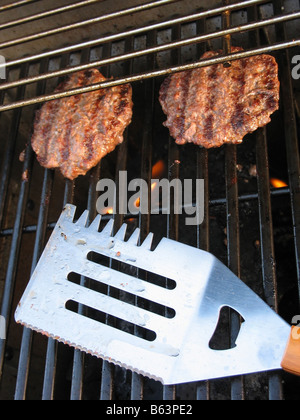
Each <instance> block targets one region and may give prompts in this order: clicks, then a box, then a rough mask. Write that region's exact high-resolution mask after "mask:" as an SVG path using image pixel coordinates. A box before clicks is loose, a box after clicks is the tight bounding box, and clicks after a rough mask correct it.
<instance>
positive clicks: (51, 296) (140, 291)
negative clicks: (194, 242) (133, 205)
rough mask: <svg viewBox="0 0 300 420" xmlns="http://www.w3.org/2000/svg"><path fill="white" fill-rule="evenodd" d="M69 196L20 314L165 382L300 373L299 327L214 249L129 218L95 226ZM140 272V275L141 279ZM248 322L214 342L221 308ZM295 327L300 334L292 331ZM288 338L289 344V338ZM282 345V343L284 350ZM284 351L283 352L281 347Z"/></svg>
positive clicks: (20, 317)
mask: <svg viewBox="0 0 300 420" xmlns="http://www.w3.org/2000/svg"><path fill="white" fill-rule="evenodd" d="M74 215H75V207H74V206H71V205H67V206H66V207H65V209H64V211H63V213H62V215H61V217H60V219H59V221H58V223H57V225H56V227H55V229H54V232H53V234H52V236H51V238H50V240H49V242H48V244H47V246H46V249H45V251H44V253H43V255H42V257H41V259H40V261H39V263H38V266H37V267H36V270H35V272H34V274H33V276H32V278H31V280H30V282H29V284H28V287H27V289H26V291H25V293H24V296H23V297H22V299H21V302H20V303H19V305H18V308H17V310H16V314H15V319H16V321H17V322H18V323H21V324H23V325H25V326H26V327H29V328H32V329H33V330H36V331H38V332H41V333H43V334H46V335H47V336H50V337H52V338H55V339H57V340H59V341H62V342H64V343H66V344H69V345H71V346H73V347H75V348H77V349H81V350H83V351H85V352H88V353H91V354H93V355H95V356H97V357H101V358H103V359H106V360H109V361H110V362H113V363H115V364H118V365H121V366H123V367H125V368H129V369H131V370H133V371H135V372H138V373H141V374H143V375H145V376H149V377H151V378H154V379H157V380H160V381H161V382H163V383H164V384H177V383H183V382H192V381H199V380H204V379H210V378H218V377H225V376H232V375H239V374H247V373H251V372H258V371H267V370H272V369H278V368H280V367H281V363H282V360H283V359H284V363H283V366H284V368H285V369H286V370H289V371H291V372H293V373H297V372H298V373H299V372H300V329H299V328H297V327H294V329H292V333H291V329H290V326H289V325H287V324H286V322H285V321H283V320H282V319H281V318H280V317H279V316H278V315H277V314H276V313H274V312H273V311H272V310H271V309H270V308H269V307H268V306H267V305H266V304H265V303H264V302H263V301H262V300H261V299H260V298H259V297H258V296H257V295H256V294H255V293H253V292H252V291H251V290H250V289H249V288H248V287H247V286H245V284H244V283H243V282H242V281H241V280H239V279H238V278H237V277H236V276H235V275H234V274H233V273H232V272H231V271H229V270H228V269H227V268H226V267H225V266H224V265H223V264H222V263H221V262H219V261H218V260H217V259H216V258H215V257H214V256H213V255H211V254H209V253H207V252H204V251H201V250H199V249H196V248H192V247H190V246H186V245H184V244H181V243H178V242H175V241H172V240H168V239H163V240H162V241H161V242H160V243H159V245H158V246H157V247H156V249H155V250H154V251H152V250H151V242H152V235H149V236H148V237H147V239H146V240H145V241H144V243H142V245H140V246H138V245H137V243H138V239H139V231H138V230H136V231H135V232H134V233H133V235H132V236H131V237H130V238H129V240H127V241H124V237H125V232H126V225H123V226H122V228H121V229H120V231H119V232H118V233H117V235H116V236H114V237H113V236H111V234H112V228H113V222H112V221H110V222H109V223H108V224H107V225H106V227H105V228H104V230H102V231H101V232H99V231H98V229H99V225H100V216H98V217H97V218H96V219H95V220H94V222H92V224H91V225H90V226H87V220H88V212H84V214H83V215H82V216H81V217H80V219H79V220H78V221H77V222H76V223H74V221H73V219H74ZM138 277H139V278H138ZM224 306H228V307H229V308H232V309H234V310H235V311H237V312H238V313H239V314H240V315H241V317H242V318H243V319H244V322H243V323H242V325H241V329H240V332H239V335H238V337H237V340H236V346H235V347H234V348H231V349H228V350H214V349H212V348H210V345H209V343H210V339H211V337H212V336H213V334H214V331H215V328H216V325H217V323H218V318H219V314H220V310H221V308H222V307H224ZM298 332H299V334H298ZM287 343H288V345H287ZM285 350H286V351H285ZM284 354H285V356H284Z"/></svg>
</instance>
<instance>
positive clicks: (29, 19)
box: [0, 0, 104, 30]
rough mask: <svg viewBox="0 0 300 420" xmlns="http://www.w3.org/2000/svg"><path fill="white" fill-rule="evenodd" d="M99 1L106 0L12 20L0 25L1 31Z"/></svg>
mask: <svg viewBox="0 0 300 420" xmlns="http://www.w3.org/2000/svg"><path fill="white" fill-rule="evenodd" d="M99 1H104V0H84V1H81V2H79V3H74V4H69V5H67V6H63V7H59V8H57V9H52V10H47V11H45V12H41V13H37V14H35V15H30V16H26V17H24V18H21V19H16V20H11V21H9V22H4V23H1V24H0V29H1V30H3V29H7V28H11V27H13V26H19V25H22V24H24V23H28V22H33V21H35V20H39V19H43V18H46V17H49V16H54V15H57V14H59V13H66V12H70V11H71V10H75V9H78V8H80V7H84V6H88V5H90V4H93V3H98V2H99Z"/></svg>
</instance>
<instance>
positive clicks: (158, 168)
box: [134, 160, 166, 208]
mask: <svg viewBox="0 0 300 420" xmlns="http://www.w3.org/2000/svg"><path fill="white" fill-rule="evenodd" d="M165 169H166V165H165V162H164V161H163V160H159V161H158V162H156V164H155V165H154V166H153V168H152V179H158V178H160V177H161V176H162V175H163V174H164V172H165ZM156 186H157V182H152V184H151V191H154V189H155V188H156ZM134 205H135V207H137V208H138V207H140V205H141V200H140V199H139V198H138V199H137V200H136V202H135V203H134Z"/></svg>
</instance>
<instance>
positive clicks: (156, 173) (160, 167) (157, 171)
mask: <svg viewBox="0 0 300 420" xmlns="http://www.w3.org/2000/svg"><path fill="white" fill-rule="evenodd" d="M165 168H166V166H165V162H164V161H163V160H159V161H158V162H156V164H155V165H154V166H153V168H152V179H155V178H160V177H161V176H162V175H163V173H164V172H165Z"/></svg>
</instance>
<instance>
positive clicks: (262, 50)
mask: <svg viewBox="0 0 300 420" xmlns="http://www.w3.org/2000/svg"><path fill="white" fill-rule="evenodd" d="M299 45H300V39H299V40H294V41H286V42H281V43H277V44H273V45H272V46H267V47H260V48H255V49H252V50H249V51H243V52H237V53H233V54H229V55H223V56H218V57H214V58H212V59H207V60H200V61H199V62H197V63H191V64H185V65H182V66H174V67H171V68H168V69H164V70H155V71H153V72H147V73H142V74H139V75H134V76H128V77H123V78H118V79H113V80H110V81H106V82H103V83H99V84H95V85H91V86H87V87H84V88H76V89H72V90H69V91H66V92H61V93H53V94H50V95H41V96H38V97H35V98H32V99H27V100H21V101H16V102H14V103H11V104H8V105H2V106H0V112H3V111H8V110H11V109H16V108H19V107H24V106H29V105H34V104H38V103H42V102H47V101H52V100H55V99H60V98H65V97H69V96H73V95H78V94H82V93H88V92H93V91H95V90H99V89H104V88H108V87H112V86H117V85H121V84H124V83H132V82H138V81H142V80H145V79H150V78H153V77H159V76H166V75H168V74H171V73H175V72H179V71H185V70H191V69H195V68H200V67H206V66H210V65H213V64H221V63H227V62H230V61H234V60H240V59H242V58H247V57H251V56H254V55H259V54H266V53H273V52H275V51H278V50H281V49H285V48H291V47H295V46H299ZM134 55H135V54H134ZM134 55H131V58H133V57H134ZM136 56H138V54H136Z"/></svg>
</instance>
